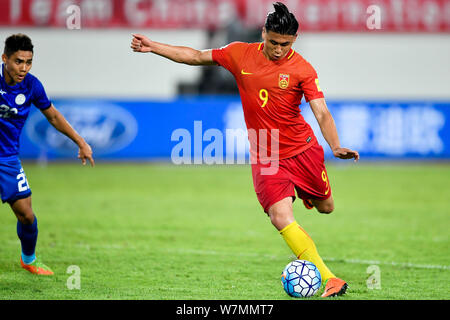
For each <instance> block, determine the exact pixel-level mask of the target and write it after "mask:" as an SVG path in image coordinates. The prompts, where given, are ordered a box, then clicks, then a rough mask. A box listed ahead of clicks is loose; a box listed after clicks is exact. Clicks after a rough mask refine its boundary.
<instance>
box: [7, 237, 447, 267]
mask: <svg viewBox="0 0 450 320" xmlns="http://www.w3.org/2000/svg"><path fill="white" fill-rule="evenodd" d="M17 241H18V240H15V241H14V243H17ZM9 242H11V243H12V242H13V241H9ZM75 246H76V247H84V248H85V249H87V250H90V249H91V248H103V249H116V250H117V249H131V250H136V249H138V248H137V247H136V246H133V245H131V246H128V245H127V246H124V245H123V244H115V243H110V244H104V245H97V244H94V245H90V244H87V243H83V244H81V243H78V244H76V245H75ZM164 251H166V252H171V253H175V254H177V253H180V254H200V255H215V256H217V255H219V256H220V255H222V256H241V257H263V258H268V259H281V258H288V257H289V256H284V255H283V256H280V255H274V254H267V253H255V252H230V251H216V250H198V249H184V248H172V249H167V250H164ZM291 257H292V258H294V255H291ZM322 259H323V261H325V262H341V263H350V264H366V265H373V264H375V265H385V266H393V267H400V268H413V269H439V270H449V269H450V266H446V265H434V264H416V263H410V262H396V261H379V260H362V259H339V258H333V257H324V258H322Z"/></svg>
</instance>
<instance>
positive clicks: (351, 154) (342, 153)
mask: <svg viewBox="0 0 450 320" xmlns="http://www.w3.org/2000/svg"><path fill="white" fill-rule="evenodd" d="M333 154H334V156H335V157H336V158H339V159H355V162H356V161H358V160H359V153H358V151H354V150H350V149H347V148H336V149H334V150H333Z"/></svg>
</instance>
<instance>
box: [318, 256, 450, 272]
mask: <svg viewBox="0 0 450 320" xmlns="http://www.w3.org/2000/svg"><path fill="white" fill-rule="evenodd" d="M323 260H324V261H325V262H343V263H353V264H369V265H372V264H377V265H385V266H394V267H402V268H414V269H441V270H449V269H450V266H442V265H435V264H416V263H410V262H395V261H379V260H361V259H337V258H323Z"/></svg>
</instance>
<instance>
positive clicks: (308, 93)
mask: <svg viewBox="0 0 450 320" xmlns="http://www.w3.org/2000/svg"><path fill="white" fill-rule="evenodd" d="M300 87H301V89H302V91H303V94H304V95H305V100H306V102H309V101H311V100H314V99H319V98H323V97H324V94H323V92H322V89H321V88H320V86H319V78H318V76H317V73H316V70H314V68H313V67H312V66H311V65H310V64H309V63H308V64H307V65H306V67H305V69H304V76H303V77H302V80H301V82H300Z"/></svg>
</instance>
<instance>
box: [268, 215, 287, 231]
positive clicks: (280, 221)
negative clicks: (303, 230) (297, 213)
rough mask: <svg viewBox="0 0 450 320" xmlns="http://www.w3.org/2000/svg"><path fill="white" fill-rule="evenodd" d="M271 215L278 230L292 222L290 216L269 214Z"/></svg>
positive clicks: (271, 219) (271, 220)
mask: <svg viewBox="0 0 450 320" xmlns="http://www.w3.org/2000/svg"><path fill="white" fill-rule="evenodd" d="M269 217H270V222H272V225H273V226H274V227H275V228H277V229H278V230H281V229H283V227H284V226H286V225H287V224H289V223H290V219H289V217H288V216H286V215H283V214H269Z"/></svg>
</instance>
